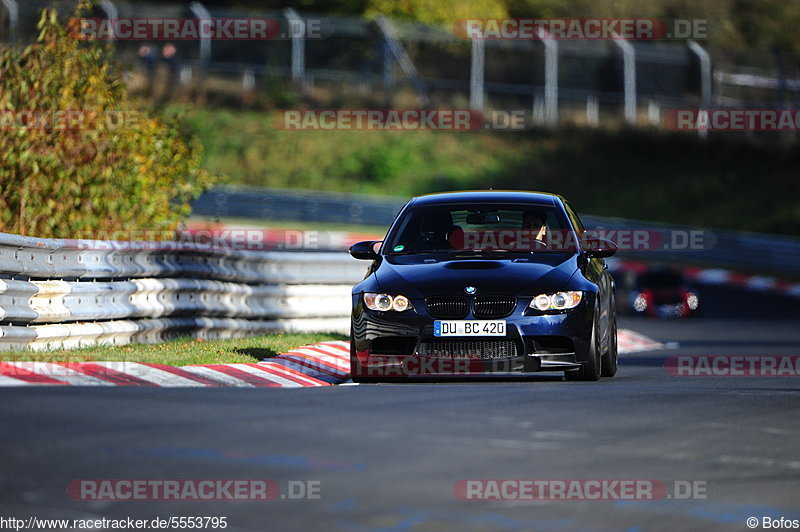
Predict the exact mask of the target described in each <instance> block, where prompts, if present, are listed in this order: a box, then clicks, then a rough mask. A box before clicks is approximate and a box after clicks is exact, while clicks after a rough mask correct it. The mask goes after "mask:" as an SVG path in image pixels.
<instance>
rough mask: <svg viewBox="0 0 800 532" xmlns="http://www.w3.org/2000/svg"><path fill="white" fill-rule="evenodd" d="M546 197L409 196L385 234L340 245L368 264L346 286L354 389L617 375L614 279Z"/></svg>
mask: <svg viewBox="0 0 800 532" xmlns="http://www.w3.org/2000/svg"><path fill="white" fill-rule="evenodd" d="M615 251H616V245H614V243H613V242H610V241H607V240H598V239H590V238H589V237H588V235H587V234H585V233H584V228H583V225H582V224H581V221H580V219H579V218H578V215H577V214H576V213H575V211H574V210H573V209H572V208H571V207H570V205H569V203H567V201H566V200H565V199H564V198H562V197H561V196H558V195H555V194H546V193H536V192H522V191H491V190H489V191H485V190H483V191H465V192H448V193H440V194H429V195H424V196H418V197H414V198H412V199H411V201H409V202H408V203H407V204H406V205H405V207H403V209H402V210H401V211H400V213H399V214H398V215H397V217H396V218H395V220H394V222H393V223H392V225H391V227H390V228H389V231H388V233H387V234H386V237H385V239H384V240H383V241H382V242H379V241H367V242H359V243H357V244H355V245H353V246H352V247H351V248H350V254H351V255H352V256H353V257H355V258H357V259H364V260H370V261H372V263H371V265H370V266H369V269H368V271H367V275H366V277H365V278H364V280H363V281H361V282H360V283H359V284H357V285H356V286H355V287H354V288H353V296H352V297H353V313H352V321H351V342H350V346H351V347H350V349H351V375H352V378H353V380H354V381H355V382H366V381H373V380H395V379H398V378H407V377H442V376H458V377H463V376H467V375H487V374H488V375H498V374H513V375H519V374H520V373H522V374H524V373H529V372H539V371H563V372H564V376H565V377H566V378H567V380H587V381H595V380H598V379H599V378H600V377H601V376H606V377H611V376H613V375H614V374H615V373H616V371H617V320H616V305H615V300H614V281H613V279H612V277H611V275H609V273H608V272H607V269H606V264H605V262H604V260H603V258H604V257H608V256H610V255H613V254H614V252H615Z"/></svg>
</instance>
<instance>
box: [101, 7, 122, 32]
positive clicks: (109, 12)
mask: <svg viewBox="0 0 800 532" xmlns="http://www.w3.org/2000/svg"><path fill="white" fill-rule="evenodd" d="M100 8H101V9H102V10H103V11H104V12H105V14H106V18H107V19H108V20H109V21H116V20H117V19H119V11H117V6H115V5H114V4H113V3H112V2H111V0H101V1H100ZM116 27H117V26H116V23H114V22H112V24H111V40H112V41H114V40H116V39H117V35H116V33H117V32H116Z"/></svg>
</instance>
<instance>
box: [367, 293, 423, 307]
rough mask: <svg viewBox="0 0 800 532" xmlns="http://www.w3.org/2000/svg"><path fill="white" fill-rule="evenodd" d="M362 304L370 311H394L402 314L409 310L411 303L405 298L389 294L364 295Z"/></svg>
mask: <svg viewBox="0 0 800 532" xmlns="http://www.w3.org/2000/svg"><path fill="white" fill-rule="evenodd" d="M364 304H365V305H366V306H367V308H368V309H370V310H380V311H381V312H386V311H387V310H395V311H397V312H403V311H404V310H408V309H410V308H411V301H409V300H408V298H407V297H406V296H390V295H389V294H373V293H370V292H365V293H364Z"/></svg>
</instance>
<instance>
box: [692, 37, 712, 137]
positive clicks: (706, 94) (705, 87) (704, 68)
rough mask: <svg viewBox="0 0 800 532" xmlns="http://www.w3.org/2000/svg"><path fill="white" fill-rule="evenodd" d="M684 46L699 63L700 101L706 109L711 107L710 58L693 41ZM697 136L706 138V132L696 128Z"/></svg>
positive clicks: (703, 129) (706, 52) (703, 49)
mask: <svg viewBox="0 0 800 532" xmlns="http://www.w3.org/2000/svg"><path fill="white" fill-rule="evenodd" d="M686 44H687V46H689V50H691V51H692V53H694V54H695V55H696V56H697V59H698V60H699V61H700V99H701V101H702V109H708V108H709V107H711V56H710V55H709V54H708V51H706V49H705V48H703V47H702V46H700V45H699V44H697V43H696V42H695V41H689V42H687V43H686ZM697 134H698V135H700V136H701V137H706V136H707V135H708V131H707V130H706V129H705V128H698V130H697Z"/></svg>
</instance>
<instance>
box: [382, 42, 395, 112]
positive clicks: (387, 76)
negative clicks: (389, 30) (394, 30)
mask: <svg viewBox="0 0 800 532" xmlns="http://www.w3.org/2000/svg"><path fill="white" fill-rule="evenodd" d="M381 59H382V60H383V101H384V102H385V104H386V107H392V105H393V102H394V63H392V51H391V50H390V49H389V43H388V41H387V40H386V38H385V37H384V38H383V39H381Z"/></svg>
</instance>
